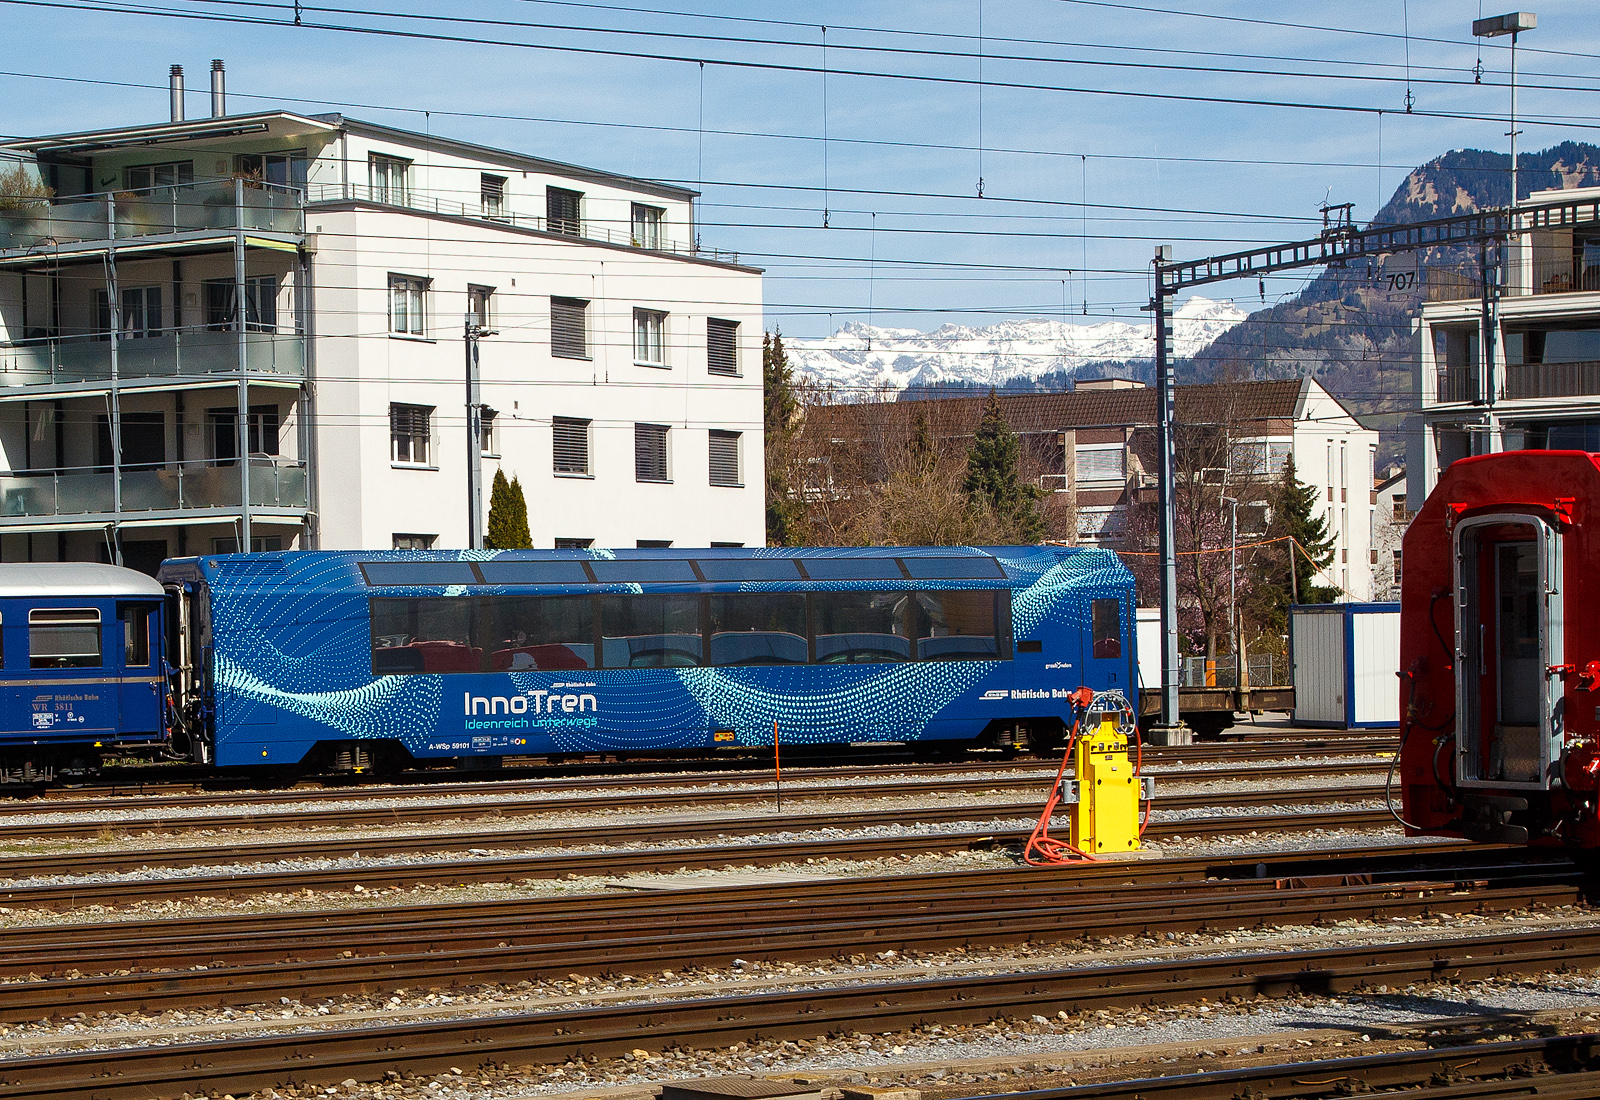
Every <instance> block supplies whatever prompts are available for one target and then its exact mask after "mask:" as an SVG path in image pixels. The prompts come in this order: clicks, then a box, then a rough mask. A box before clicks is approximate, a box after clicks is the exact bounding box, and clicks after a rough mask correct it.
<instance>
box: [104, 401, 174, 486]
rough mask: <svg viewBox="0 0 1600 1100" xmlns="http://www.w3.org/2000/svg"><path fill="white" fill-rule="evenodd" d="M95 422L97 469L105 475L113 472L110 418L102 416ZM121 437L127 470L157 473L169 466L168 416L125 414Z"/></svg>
mask: <svg viewBox="0 0 1600 1100" xmlns="http://www.w3.org/2000/svg"><path fill="white" fill-rule="evenodd" d="M94 419H95V443H94V451H95V465H96V467H97V468H99V469H100V470H101V471H102V472H104V471H108V470H110V469H111V417H109V416H107V415H106V414H105V413H100V414H99V415H98V416H96V417H95V418H94ZM121 434H122V460H121V465H122V468H123V469H124V470H155V469H159V468H160V467H162V466H164V465H166V461H167V414H166V413H159V412H125V413H123V414H122V433H121Z"/></svg>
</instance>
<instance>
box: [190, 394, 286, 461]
mask: <svg viewBox="0 0 1600 1100" xmlns="http://www.w3.org/2000/svg"><path fill="white" fill-rule="evenodd" d="M278 417H279V411H278V406H276V405H251V406H250V407H249V409H247V410H246V412H245V446H246V447H248V448H249V453H250V454H252V455H265V456H269V457H270V456H274V455H276V454H277V453H278ZM206 435H207V437H208V438H209V439H210V441H211V459H212V461H213V462H214V463H215V464H216V465H218V466H231V465H233V464H234V463H235V462H237V461H238V459H239V410H238V409H237V408H215V409H207V410H206Z"/></svg>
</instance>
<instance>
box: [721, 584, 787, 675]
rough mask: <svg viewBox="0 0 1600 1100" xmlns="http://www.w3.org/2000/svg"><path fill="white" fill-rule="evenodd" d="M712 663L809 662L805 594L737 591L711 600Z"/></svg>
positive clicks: (785, 663) (769, 663) (770, 663)
mask: <svg viewBox="0 0 1600 1100" xmlns="http://www.w3.org/2000/svg"><path fill="white" fill-rule="evenodd" d="M711 663H712V664H714V665H803V664H805V663H806V597H805V593H803V592H733V593H728V594H726V595H718V596H712V597H711Z"/></svg>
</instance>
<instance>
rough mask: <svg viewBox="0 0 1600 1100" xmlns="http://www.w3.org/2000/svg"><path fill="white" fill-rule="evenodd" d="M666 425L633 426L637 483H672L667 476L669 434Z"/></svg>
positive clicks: (634, 471) (634, 474) (634, 463)
mask: <svg viewBox="0 0 1600 1100" xmlns="http://www.w3.org/2000/svg"><path fill="white" fill-rule="evenodd" d="M668 431H670V429H669V428H668V427H667V425H665V424H635V425H634V426H633V476H634V480H636V481H670V480H671V479H670V478H669V477H668V476H667V473H668V471H667V432H668Z"/></svg>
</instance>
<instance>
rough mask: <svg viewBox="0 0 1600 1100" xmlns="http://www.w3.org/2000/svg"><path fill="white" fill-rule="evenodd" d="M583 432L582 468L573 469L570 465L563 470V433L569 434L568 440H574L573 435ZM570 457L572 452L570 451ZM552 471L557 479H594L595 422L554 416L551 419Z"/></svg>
mask: <svg viewBox="0 0 1600 1100" xmlns="http://www.w3.org/2000/svg"><path fill="white" fill-rule="evenodd" d="M577 432H582V451H583V453H582V458H583V461H582V467H581V468H572V465H571V464H570V463H569V464H568V466H567V468H563V466H562V462H561V457H562V442H563V440H562V433H567V439H568V441H570V440H571V439H573V438H574V435H573V433H577ZM568 455H569V457H570V456H571V452H570V451H568ZM550 469H551V473H553V474H554V475H555V476H556V477H576V478H590V479H593V477H594V421H593V420H587V419H584V418H582V417H577V416H552V417H551V418H550Z"/></svg>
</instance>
